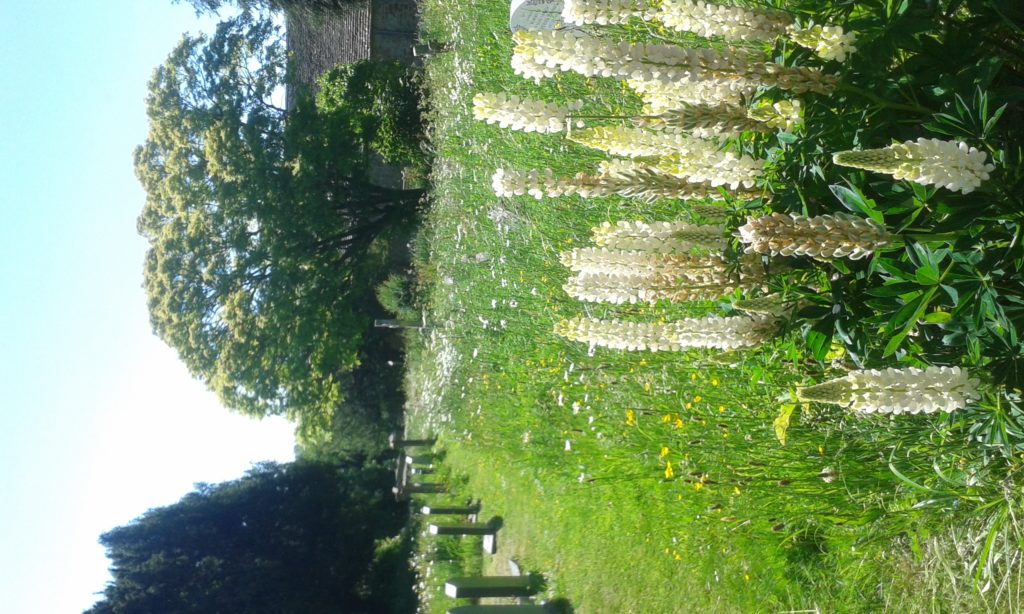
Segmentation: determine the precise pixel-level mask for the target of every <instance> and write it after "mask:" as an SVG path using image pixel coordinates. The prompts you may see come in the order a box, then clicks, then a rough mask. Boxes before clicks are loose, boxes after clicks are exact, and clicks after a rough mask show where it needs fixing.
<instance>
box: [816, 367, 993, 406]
mask: <svg viewBox="0 0 1024 614" xmlns="http://www.w3.org/2000/svg"><path fill="white" fill-rule="evenodd" d="M979 385H980V383H979V382H978V380H976V379H973V378H971V377H970V376H969V375H968V373H967V372H966V371H964V370H962V369H960V367H927V368H926V369H918V368H916V367H909V368H905V369H894V368H889V369H881V370H878V369H867V370H863V371H851V372H850V373H849V374H848V375H846V376H845V377H841V378H838V379H834V380H830V381H828V382H824V383H822V384H818V385H816V386H810V387H807V388H803V389H799V390H797V396H798V397H799V398H800V400H802V401H817V402H821V403H832V404H835V405H842V406H844V407H848V408H850V409H852V410H853V411H856V412H860V413H880V414H897V415H898V414H905V413H906V414H919V413H926V414H929V413H935V412H937V411H944V412H947V413H948V412H952V411H956V410H958V409H963V408H964V407H966V406H967V405H969V404H970V403H972V402H973V401H977V400H978V399H980V398H981V394H980V393H979V392H978V387H979Z"/></svg>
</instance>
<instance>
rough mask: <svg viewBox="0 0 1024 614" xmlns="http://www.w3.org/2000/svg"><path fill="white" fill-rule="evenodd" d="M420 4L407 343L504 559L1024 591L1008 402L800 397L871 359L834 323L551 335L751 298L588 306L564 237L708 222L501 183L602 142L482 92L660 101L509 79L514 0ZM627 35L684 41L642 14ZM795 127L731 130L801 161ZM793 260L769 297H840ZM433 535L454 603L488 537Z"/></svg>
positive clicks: (791, 592)
mask: <svg viewBox="0 0 1024 614" xmlns="http://www.w3.org/2000/svg"><path fill="white" fill-rule="evenodd" d="M424 11H425V14H424V23H423V31H424V37H425V38H427V39H429V40H434V41H441V42H448V43H450V44H451V48H450V50H449V51H446V52H444V53H440V54H438V55H436V56H434V57H432V58H431V59H430V60H429V61H428V63H427V66H426V87H427V89H428V93H429V100H430V107H431V137H432V138H431V142H432V146H433V148H434V155H435V163H434V170H433V174H432V186H433V199H432V206H431V209H430V211H429V212H428V214H427V219H426V222H425V225H424V228H423V229H422V231H421V232H420V234H419V236H418V238H417V240H416V242H415V245H414V247H415V258H416V267H417V276H418V287H419V297H420V302H421V306H422V307H423V308H424V309H425V311H426V313H427V328H426V329H424V330H423V331H417V332H415V333H413V334H410V336H409V355H408V359H407V376H406V392H407V395H408V399H409V401H408V406H407V432H409V433H412V434H418V433H426V432H432V433H436V434H437V435H438V436H439V438H440V443H439V446H438V447H440V448H443V449H444V450H445V458H444V465H445V467H446V470H447V471H450V472H451V478H450V479H451V480H452V482H453V483H455V484H457V488H458V489H459V492H460V494H462V495H465V496H472V497H474V498H478V499H480V501H481V502H482V504H483V511H482V517H484V518H487V517H490V516H500V517H501V518H502V519H503V523H504V526H503V528H502V529H501V531H500V533H499V536H500V543H501V544H502V549H503V554H504V555H505V556H509V557H511V558H513V559H515V560H516V561H518V562H519V563H520V564H521V565H522V566H523V567H524V568H525V569H526V570H530V571H535V572H538V573H541V574H543V575H544V577H545V579H546V582H547V587H546V591H545V594H546V595H547V597H549V598H554V597H559V598H566V599H568V600H569V602H570V603H571V604H572V606H573V607H574V608H575V610H576V611H578V612H609V613H612V612H614V613H618V612H637V613H660V612H666V613H668V612H795V611H819V612H878V611H891V612H947V611H948V612H968V611H977V612H985V611H1015V610H1017V609H1019V608H1020V607H1024V606H1021V602H1020V599H1019V591H1020V590H1021V579H1020V576H1019V573H1020V566H1019V562H1020V553H1019V535H1020V534H1019V533H1018V531H1017V522H1016V516H1015V513H1016V510H1017V509H1018V508H1017V501H1018V494H1019V486H1018V485H1019V480H1018V479H1017V478H1016V472H1017V471H1018V469H1019V467H1020V456H1018V455H1016V450H1017V449H1016V448H1014V446H1015V445H1016V443H1015V442H1017V441H1019V440H1018V439H1016V433H1015V432H1014V431H1013V428H1012V427H1013V425H1014V424H1015V423H1014V422H1012V420H1011V419H1012V418H1013V415H1011V413H1010V412H1009V410H1005V411H1006V412H1007V414H1006V415H1004V414H1001V413H999V412H998V411H996V410H992V409H983V410H979V411H982V412H984V411H987V412H989V413H987V414H984V413H983V414H978V413H975V414H971V416H970V417H969V418H960V417H958V414H956V413H954V414H949V415H947V414H932V415H918V416H903V417H900V418H899V419H895V420H894V419H891V418H890V417H888V416H885V415H867V416H857V415H853V414H851V413H850V412H848V411H846V410H843V409H840V408H836V407H835V406H830V405H824V404H816V403H815V404H811V403H801V402H798V401H797V399H796V397H795V396H794V394H793V391H794V390H795V389H796V388H797V387H798V386H806V385H810V384H815V383H819V382H822V381H825V380H827V379H830V378H833V377H838V376H841V375H843V374H844V373H845V372H846V371H847V370H848V369H850V368H853V367H854V364H853V359H852V358H851V356H850V351H852V350H853V349H854V348H852V347H844V344H843V343H842V342H841V341H840V340H839V339H838V338H837V339H836V340H835V341H826V342H825V343H824V347H820V348H818V349H819V350H820V351H812V350H809V349H808V342H809V339H808V330H809V329H813V328H814V325H808V324H807V323H806V322H805V321H802V320H794V321H791V322H790V323H789V324H788V325H787V326H785V327H784V329H783V330H782V332H780V334H779V335H778V336H777V337H776V338H775V339H773V340H771V341H770V342H768V343H766V344H764V345H763V346H761V347H760V348H758V349H755V350H749V351H738V352H736V351H734V352H721V351H718V350H690V351H687V352H625V351H619V350H611V349H605V348H600V347H599V348H594V349H591V348H588V347H587V345H585V344H581V343H575V342H572V341H569V340H567V339H564V338H562V337H559V336H557V335H555V334H554V333H553V330H554V329H555V327H556V325H557V324H558V323H559V322H560V321H561V320H563V319H564V318H571V317H575V316H580V315H585V316H588V317H595V318H609V319H610V318H622V319H627V320H632V321H646V322H667V321H673V320H678V319H681V318H686V317H702V316H705V315H711V314H733V313H737V311H736V309H735V308H734V306H733V300H734V299H736V298H739V296H740V295H739V293H738V292H736V293H734V294H733V295H728V296H725V297H722V298H720V299H718V300H709V301H689V302H680V303H667V302H664V301H662V302H658V303H657V304H653V305H648V304H644V303H640V304H635V305H628V304H627V305H608V304H598V303H583V302H580V301H577V300H575V299H573V298H571V297H569V296H568V295H567V294H566V293H565V291H563V288H562V285H563V284H564V283H565V281H566V278H567V275H568V271H567V269H566V268H565V267H564V266H563V265H562V264H561V263H560V254H561V253H562V252H563V251H565V250H569V249H572V248H577V247H586V246H587V245H589V242H590V233H591V229H592V228H593V227H595V226H599V225H600V224H601V223H603V222H605V221H611V222H612V223H614V222H615V221H618V220H644V221H656V220H676V219H689V220H692V221H694V222H702V221H706V220H704V219H702V218H701V217H700V216H699V215H694V214H693V211H692V209H691V208H688V207H686V206H684V205H682V204H681V203H680V201H678V200H672V199H659V200H656V201H654V202H641V201H638V200H628V199H623V198H620V197H605V198H589V199H583V198H580V197H577V196H569V197H562V198H547V199H542V200H536V199H534V198H531V197H529V196H522V197H512V198H498V197H496V196H495V193H494V191H493V190H492V187H491V176H492V173H493V172H494V171H495V169H497V168H511V169H520V170H526V169H532V168H551V169H552V170H553V171H554V173H555V174H556V175H572V174H574V173H577V172H580V171H585V170H587V169H589V168H592V167H594V166H596V165H597V163H598V162H599V161H600V160H602V159H604V158H605V157H606V156H605V154H603V153H601V152H598V151H595V150H591V149H587V148H584V147H582V146H580V145H577V144H575V143H573V142H570V141H568V140H567V139H565V138H564V136H563V135H560V134H548V135H543V134H526V133H523V132H515V131H510V130H507V129H501V128H499V127H497V126H495V125H487V124H485V123H483V122H479V121H475V120H474V119H473V117H472V104H471V100H472V98H473V96H474V94H476V93H477V92H507V93H514V94H519V95H521V96H526V97H531V98H541V99H544V100H549V101H562V102H564V101H568V100H577V99H578V100H582V101H583V103H584V107H583V112H582V113H584V114H591V115H616V116H618V115H630V114H636V113H638V112H639V110H640V108H641V106H642V103H641V101H640V99H639V98H638V97H637V96H636V95H635V94H634V93H633V92H632V91H630V90H629V89H628V88H626V87H625V85H624V84H623V83H622V82H619V81H616V80H613V79H599V78H591V79H588V78H585V77H581V76H579V75H575V74H572V73H563V74H562V75H560V76H559V77H558V78H556V79H549V80H545V81H543V82H542V83H540V84H535V83H533V82H531V81H527V80H525V79H523V78H522V77H519V76H517V75H515V74H513V72H512V69H511V67H510V65H509V60H510V58H511V56H512V52H513V46H514V45H513V42H512V38H511V34H510V33H509V31H508V5H507V3H504V2H494V1H491V0H476V1H474V0H428V1H427V2H425V4H424ZM613 33H614V34H615V35H616V36H618V37H620V38H626V39H629V40H654V39H660V38H663V37H665V36H667V35H665V34H664V32H663V31H658V30H657V29H655V28H654V27H653V26H650V25H646V24H642V23H641V24H636V23H634V24H632V25H631V26H629V27H626V28H619V29H615V30H613ZM671 38H672V39H673V40H677V41H678V40H684V39H683V37H682V36H680V35H675V36H672V37H671ZM836 121H837V123H841V121H840V120H836ZM771 138H775V136H774V135H772V136H771ZM775 143H776V142H775V141H770V142H769V141H768V140H766V139H762V140H757V139H751V140H745V141H742V142H739V143H735V144H732V145H730V146H731V147H734V148H736V151H740V152H748V153H752V154H755V155H760V156H761V157H768V158H771V157H772V156H774V157H775V159H776V160H778V159H780V157H783V158H784V157H785V156H787V155H789V156H791V157H792V156H794V155H796V153H793V152H792V151H790V150H786V151H783V152H782V153H780V151H779V147H778V146H777V144H775ZM801 153H802V152H801ZM808 155H809V154H808ZM817 155H818V157H819V158H820V159H822V160H825V159H828V154H827V152H825V153H822V152H818V154H817ZM806 163H807V164H811V162H810V161H806ZM775 168H776V169H783V170H772V171H769V174H770V176H769V178H768V179H769V180H779V181H781V180H782V179H785V178H787V177H788V175H785V172H786V171H785V164H784V163H783V162H779V163H778V164H777V165H776V167H775ZM773 172H774V173H776V174H775V175H771V173H773ZM785 198H786V197H785V196H780V197H778V198H776V200H775V201H773V202H774V203H779V202H782V203H784V204H785V203H786V202H788V201H786V200H785ZM794 198H795V197H794ZM794 202H796V201H794ZM769 206H775V208H776V210H778V207H779V205H777V204H775V205H772V204H770V203H768V202H767V199H766V198H765V199H759V200H754V201H751V202H746V203H743V202H738V201H733V200H727V201H726V202H725V204H724V208H725V210H726V211H727V214H728V216H729V224H731V225H732V227H735V226H737V225H739V224H742V223H743V218H744V217H745V216H746V215H748V214H756V213H759V212H764V211H767V210H768V207H769ZM796 206H799V205H796ZM817 206H818V207H824V205H817ZM811 209H812V210H811V211H807V209H806V205H805V209H804V212H805V213H813V212H814V211H813V209H814V206H812V207H811ZM793 266H794V270H792V271H789V272H788V273H786V274H784V275H783V276H782V277H781V278H780V279H779V280H773V281H772V289H773V290H780V289H781V290H783V291H786V289H787V288H790V287H798V286H799V287H825V288H831V289H832V290H833V291H835V289H836V288H835V286H834V283H835V278H836V277H837V276H838V274H837V273H836V270H834V269H828V268H822V267H813V266H807V265H805V264H795V265H793ZM837 266H839V267H843V266H844V265H837ZM851 274H852V273H851ZM830 283H831V284H833V286H829V285H828V284H830ZM816 284H818V285H817V286H816ZM823 292H824V290H823ZM936 321H937V320H936ZM904 336H905V337H906V338H907V339H908V341H907V343H910V344H914V343H918V341H915V339H920V338H923V337H926V336H927V335H926V334H925V333H922V336H921V337H919V336H918V334H917V333H915V334H913V335H909V336H908V335H904ZM814 339H815V337H814V336H813V333H812V334H811V339H810V341H813V340H814ZM883 341H884V340H883ZM819 343H820V342H819ZM921 343H923V342H921ZM882 345H885V344H884V343H883V344H882ZM878 354H879V355H880V351H879V353H878ZM901 355H903V354H901ZM912 355H913V351H911V352H908V353H907V354H906V356H909V357H910V358H907V359H906V360H910V359H911V358H913V356H912ZM908 364H918V363H908ZM979 364H980V363H979ZM1000 407H1003V406H1000ZM1000 411H1002V410H1000ZM979 415H984V416H990V417H991V416H995V418H992V419H993V420H996V419H998V420H1004V418H1005V420H1004V421H1003V422H1000V424H1004V425H1005V424H1009V425H1010V428H1004V429H1003V432H1004V433H1007V434H1006V436H1005V441H1003V442H995V443H993V442H991V441H988V440H987V441H986V442H985V443H986V444H990V443H992V445H982V444H980V443H978V441H977V434H978V431H977V428H976V424H977V420H978V416H979ZM997 430H998V429H997ZM988 433H989V431H985V434H988ZM1007 450H1009V452H1007ZM420 547H421V553H420V555H419V557H418V561H417V565H418V566H419V568H420V570H421V579H422V580H423V583H422V586H421V594H423V595H424V610H425V611H431V612H442V611H444V610H445V608H446V607H449V606H451V605H452V603H451V602H450V601H447V600H445V599H443V598H442V597H441V596H440V595H441V593H442V591H441V588H440V587H441V586H442V585H443V582H444V580H445V579H446V577H447V576H448V575H449V574H452V575H458V574H459V573H472V572H478V571H480V570H483V569H485V567H486V565H487V563H486V561H483V560H481V558H480V557H479V555H478V554H477V553H478V552H479V549H478V543H477V542H475V541H470V540H467V543H464V544H457V543H455V544H453V543H448V542H444V543H437V542H432V541H431V539H429V538H426V537H424V538H422V539H421V546H420ZM439 551H440V553H439ZM437 561H440V562H437ZM428 567H429V568H430V571H429V573H428V572H427V571H426V570H427V569H428Z"/></svg>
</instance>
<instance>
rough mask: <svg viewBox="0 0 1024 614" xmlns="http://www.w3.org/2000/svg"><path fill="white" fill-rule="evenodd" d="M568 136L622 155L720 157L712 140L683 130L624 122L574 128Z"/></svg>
mask: <svg viewBox="0 0 1024 614" xmlns="http://www.w3.org/2000/svg"><path fill="white" fill-rule="evenodd" d="M569 140H570V141H574V142H576V143H579V144H581V145H586V146H587V147H591V148H593V149H599V150H601V151H604V152H607V153H610V154H611V155H613V156H623V157H626V158H643V157H653V156H667V155H670V154H683V155H688V156H694V157H698V158H704V157H721V155H720V153H719V151H718V145H717V144H715V143H714V142H712V141H706V140H703V139H698V138H694V137H692V136H689V135H686V134H678V133H670V132H664V131H653V130H644V129H643V128H630V127H627V126H600V127H597V128H586V129H583V130H577V131H575V132H573V133H572V134H570V135H569Z"/></svg>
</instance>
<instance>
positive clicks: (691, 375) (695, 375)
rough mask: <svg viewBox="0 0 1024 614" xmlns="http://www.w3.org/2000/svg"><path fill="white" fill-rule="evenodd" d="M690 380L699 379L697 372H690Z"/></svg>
mask: <svg viewBox="0 0 1024 614" xmlns="http://www.w3.org/2000/svg"><path fill="white" fill-rule="evenodd" d="M690 380H691V381H694V382H695V381H697V374H696V373H691V374H690Z"/></svg>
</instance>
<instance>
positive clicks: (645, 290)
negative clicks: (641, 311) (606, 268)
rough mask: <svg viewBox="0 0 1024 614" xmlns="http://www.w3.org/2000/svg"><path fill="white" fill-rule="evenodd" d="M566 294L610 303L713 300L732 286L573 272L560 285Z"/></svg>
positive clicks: (641, 276)
mask: <svg viewBox="0 0 1024 614" xmlns="http://www.w3.org/2000/svg"><path fill="white" fill-rule="evenodd" d="M562 289H563V290H565V293H566V294H568V295H569V296H571V297H573V298H575V299H577V300H580V301H585V302H589V303H611V304H613V305H621V304H625V303H628V304H631V305H632V304H635V303H650V304H654V303H656V302H657V301H669V302H672V303H678V302H682V301H696V300H714V299H717V298H719V297H721V296H724V295H726V294H728V293H730V292H732V291H733V290H734V289H735V288H734V287H732V286H729V285H724V284H710V283H709V284H700V285H685V286H681V285H679V284H678V283H676V282H675V281H674V280H672V279H671V278H669V277H663V276H656V275H650V274H635V275H606V274H603V273H577V274H575V275H571V276H570V277H569V279H568V280H567V281H566V283H565V284H564V285H563V286H562Z"/></svg>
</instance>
